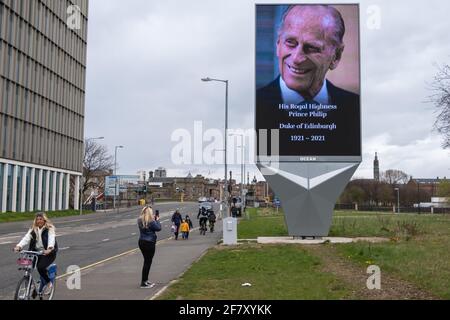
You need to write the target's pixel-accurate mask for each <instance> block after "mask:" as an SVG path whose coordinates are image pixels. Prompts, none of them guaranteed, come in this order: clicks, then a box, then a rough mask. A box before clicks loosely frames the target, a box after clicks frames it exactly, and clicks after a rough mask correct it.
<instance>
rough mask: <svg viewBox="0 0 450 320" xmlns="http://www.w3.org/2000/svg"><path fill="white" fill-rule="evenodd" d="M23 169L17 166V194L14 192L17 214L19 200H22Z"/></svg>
mask: <svg viewBox="0 0 450 320" xmlns="http://www.w3.org/2000/svg"><path fill="white" fill-rule="evenodd" d="M23 178H24V177H23V167H22V166H18V167H17V192H16V199H15V201H16V211H17V212H19V211H20V205H21V202H22V201H21V200H22V183H25V181H24V179H23Z"/></svg>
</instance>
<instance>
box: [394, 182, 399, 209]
mask: <svg viewBox="0 0 450 320" xmlns="http://www.w3.org/2000/svg"><path fill="white" fill-rule="evenodd" d="M394 190H396V191H397V213H400V189H399V188H394Z"/></svg>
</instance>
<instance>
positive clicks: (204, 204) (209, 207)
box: [198, 201, 213, 210]
mask: <svg viewBox="0 0 450 320" xmlns="http://www.w3.org/2000/svg"><path fill="white" fill-rule="evenodd" d="M202 208H205V209H206V210H212V208H213V206H212V204H211V203H210V202H207V201H205V202H201V203H200V204H199V205H198V209H199V210H201V209H202Z"/></svg>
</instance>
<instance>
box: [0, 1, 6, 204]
mask: <svg viewBox="0 0 450 320" xmlns="http://www.w3.org/2000/svg"><path fill="white" fill-rule="evenodd" d="M0 10H2V9H0ZM0 16H1V12H0ZM0 22H1V19H0ZM3 166H6V164H3V163H0V212H2V208H3ZM5 190H6V187H5Z"/></svg>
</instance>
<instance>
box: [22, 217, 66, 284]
mask: <svg viewBox="0 0 450 320" xmlns="http://www.w3.org/2000/svg"><path fill="white" fill-rule="evenodd" d="M27 245H29V248H28V250H29V251H43V255H42V256H39V257H38V262H37V269H38V272H39V274H40V275H41V277H42V278H43V279H44V281H45V284H47V287H46V290H45V291H48V292H50V291H51V289H52V286H53V284H52V282H51V281H50V278H49V277H48V274H47V268H48V267H49V266H50V265H51V264H52V263H53V261H55V259H56V253H57V252H58V243H57V242H56V233H55V226H54V225H53V224H52V223H51V221H50V220H49V219H48V218H47V215H46V214H45V213H44V212H38V213H36V216H35V218H34V221H33V225H32V226H31V229H30V230H28V232H27V234H26V235H25V237H23V239H22V240H21V241H20V242H19V243H18V244H17V245H16V247H15V248H14V251H16V252H19V251H22V250H23V248H24V247H25V246H27ZM45 284H44V285H45Z"/></svg>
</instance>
